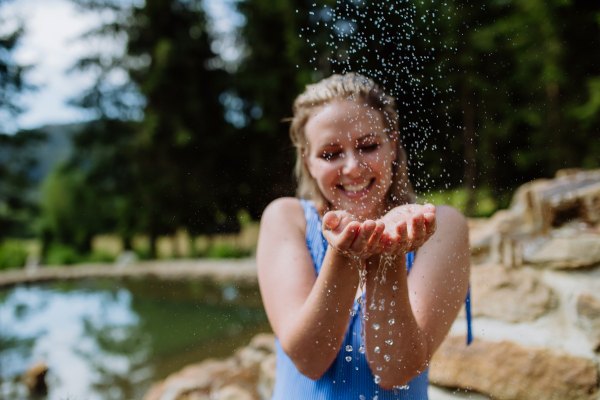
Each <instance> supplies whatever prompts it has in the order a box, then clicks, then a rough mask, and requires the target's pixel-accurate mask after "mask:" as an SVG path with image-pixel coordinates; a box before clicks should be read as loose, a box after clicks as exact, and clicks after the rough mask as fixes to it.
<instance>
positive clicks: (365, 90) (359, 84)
mask: <svg viewBox="0 0 600 400" xmlns="http://www.w3.org/2000/svg"><path fill="white" fill-rule="evenodd" d="M342 99H349V100H354V101H357V100H363V101H365V102H366V103H367V105H369V106H370V107H373V108H374V109H376V110H379V111H380V112H381V113H382V114H383V116H384V121H385V123H387V125H388V130H387V131H388V135H389V137H390V139H391V140H393V141H394V142H395V143H396V161H395V162H394V163H392V184H391V185H390V189H389V190H388V193H387V196H386V197H387V200H388V204H389V205H392V206H394V207H395V206H398V205H401V204H408V203H414V202H415V193H414V191H413V188H412V185H411V184H410V181H409V179H408V172H407V168H406V164H407V159H406V153H405V151H404V148H403V147H402V144H401V142H400V138H399V137H397V136H396V135H398V134H399V133H398V114H397V112H396V102H395V100H394V98H393V97H391V96H388V95H387V94H385V93H384V92H383V91H382V90H381V89H380V88H379V86H378V85H377V84H376V83H375V82H373V80H372V79H370V78H368V77H365V76H362V75H358V74H355V73H353V72H351V73H348V74H346V75H332V76H330V77H329V78H326V79H323V80H322V81H320V82H318V83H315V84H313V85H307V86H306V90H305V91H304V93H302V94H301V95H299V96H298V97H297V98H296V100H295V101H294V105H293V107H292V111H293V113H294V116H293V118H291V119H290V121H291V125H290V138H291V139H292V143H293V144H294V147H295V148H296V166H295V168H294V175H295V176H296V179H297V181H298V188H297V191H296V196H297V197H299V198H301V199H307V200H312V201H313V202H314V203H315V206H316V207H317V209H319V211H321V212H324V211H326V210H328V209H329V208H330V204H329V202H328V201H327V200H326V199H325V197H323V194H321V191H320V189H319V186H318V184H317V181H316V180H315V179H314V178H313V177H312V176H311V174H310V172H309V170H308V167H307V165H306V163H305V161H304V157H305V155H307V154H308V142H307V140H306V135H305V131H304V128H305V126H306V123H307V122H308V120H309V119H310V117H311V116H312V115H313V114H314V112H313V111H314V108H315V107H317V106H320V105H323V104H324V103H325V102H330V101H333V100H342Z"/></svg>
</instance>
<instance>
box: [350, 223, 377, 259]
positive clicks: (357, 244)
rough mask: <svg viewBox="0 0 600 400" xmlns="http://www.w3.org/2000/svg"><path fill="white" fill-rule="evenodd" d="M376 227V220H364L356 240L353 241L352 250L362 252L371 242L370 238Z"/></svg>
mask: <svg viewBox="0 0 600 400" xmlns="http://www.w3.org/2000/svg"><path fill="white" fill-rule="evenodd" d="M375 227H376V224H375V221H372V220H367V221H365V222H363V223H362V225H361V226H360V230H359V232H358V235H357V236H356V238H355V239H354V242H352V245H351V246H350V250H352V251H354V252H356V253H362V252H363V251H364V250H365V248H366V247H367V243H368V242H369V238H370V237H371V235H372V234H373V231H374V230H375Z"/></svg>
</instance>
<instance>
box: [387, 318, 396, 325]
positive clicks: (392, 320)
mask: <svg viewBox="0 0 600 400" xmlns="http://www.w3.org/2000/svg"><path fill="white" fill-rule="evenodd" d="M394 322H396V321H395V320H394V318H391V319H390V320H389V321H388V323H389V324H390V325H394Z"/></svg>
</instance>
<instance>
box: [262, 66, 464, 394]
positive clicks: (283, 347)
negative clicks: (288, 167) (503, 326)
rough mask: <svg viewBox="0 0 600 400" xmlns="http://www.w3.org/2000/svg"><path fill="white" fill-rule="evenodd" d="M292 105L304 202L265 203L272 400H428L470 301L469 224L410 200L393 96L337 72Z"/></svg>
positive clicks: (264, 279) (264, 248)
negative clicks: (431, 373)
mask: <svg viewBox="0 0 600 400" xmlns="http://www.w3.org/2000/svg"><path fill="white" fill-rule="evenodd" d="M293 111H294V117H293V119H292V123H291V128H290V136H291V138H292V141H293V143H294V145H295V146H296V149H297V163H296V176H297V178H298V184H299V186H298V198H281V199H278V200H275V201H274V202H273V203H271V204H270V205H269V206H268V207H267V209H266V210H265V212H264V214H263V218H262V222H261V231H260V237H259V243H258V250H257V262H258V277H259V283H260V289H261V293H262V297H263V301H264V305H265V308H266V311H267V316H268V318H269V321H270V323H271V326H272V327H273V331H274V332H275V335H276V337H277V341H276V345H277V377H276V383H275V391H274V394H273V399H274V400H280V399H373V398H377V399H378V400H383V399H392V398H394V399H397V398H406V399H427V385H428V381H427V366H428V363H429V360H430V359H431V356H432V354H433V353H434V352H435V350H436V349H437V348H438V346H439V345H440V344H441V342H442V340H443V339H444V337H445V336H446V334H447V333H448V331H449V329H450V326H451V325H452V322H453V321H454V319H455V318H456V316H457V314H458V312H459V309H460V307H461V305H462V302H463V301H464V300H465V296H466V295H467V290H468V281H469V244H468V230H467V224H466V221H465V218H464V217H463V216H462V215H461V214H460V213H459V212H458V211H456V210H455V209H453V208H451V207H438V208H437V209H436V208H435V207H433V206H432V205H424V206H422V205H416V204H412V203H414V193H413V191H412V187H411V185H410V182H409V181H408V175H407V171H406V155H405V153H404V150H403V148H402V145H401V142H400V138H399V135H398V121H397V114H396V110H395V103H394V99H393V98H391V97H390V96H387V95H386V94H385V93H383V92H382V91H381V90H380V89H379V88H378V86H377V85H376V84H375V83H374V82H373V81H372V80H371V79H369V78H366V77H364V76H360V75H355V74H347V75H344V76H340V75H333V76H331V77H330V78H327V79H325V80H323V81H321V82H319V83H317V84H315V85H309V86H307V88H306V91H305V92H304V93H302V94H301V95H300V96H298V98H297V99H296V101H295V102H294V106H293ZM359 271H360V274H359Z"/></svg>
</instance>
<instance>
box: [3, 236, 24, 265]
mask: <svg viewBox="0 0 600 400" xmlns="http://www.w3.org/2000/svg"><path fill="white" fill-rule="evenodd" d="M28 255H29V252H28V251H27V248H26V247H25V246H23V244H21V243H19V242H18V241H16V240H5V241H3V242H2V243H0V270H4V269H9V268H22V267H24V266H25V263H26V262H27V257H28Z"/></svg>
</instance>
